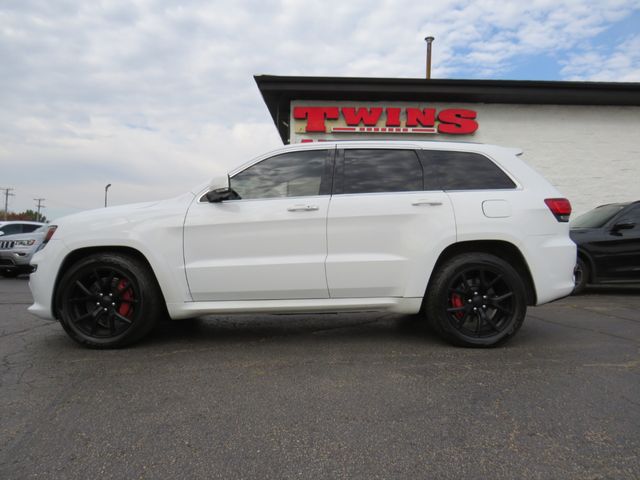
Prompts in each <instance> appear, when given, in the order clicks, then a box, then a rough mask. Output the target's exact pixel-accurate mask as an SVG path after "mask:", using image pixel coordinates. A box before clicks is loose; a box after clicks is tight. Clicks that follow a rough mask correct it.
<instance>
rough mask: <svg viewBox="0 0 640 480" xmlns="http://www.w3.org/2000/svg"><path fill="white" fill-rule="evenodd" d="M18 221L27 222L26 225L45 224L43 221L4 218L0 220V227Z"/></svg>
mask: <svg viewBox="0 0 640 480" xmlns="http://www.w3.org/2000/svg"><path fill="white" fill-rule="evenodd" d="M16 223H22V224H26V225H44V223H43V222H34V221H31V220H2V221H0V227H2V226H4V225H13V224H16Z"/></svg>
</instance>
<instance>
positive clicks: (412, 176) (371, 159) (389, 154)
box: [342, 149, 422, 193]
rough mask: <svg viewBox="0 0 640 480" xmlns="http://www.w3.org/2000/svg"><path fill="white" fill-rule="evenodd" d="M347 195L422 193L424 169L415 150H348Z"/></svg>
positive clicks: (345, 167)
mask: <svg viewBox="0 0 640 480" xmlns="http://www.w3.org/2000/svg"><path fill="white" fill-rule="evenodd" d="M342 171H343V175H342V178H343V183H342V192H343V193H374V192H413V191H417V190H422V167H421V166H420V162H419V161H418V157H417V155H416V153H415V152H414V151H412V150H373V149H372V150H345V151H344V166H343V169H342Z"/></svg>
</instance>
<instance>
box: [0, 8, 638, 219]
mask: <svg viewBox="0 0 640 480" xmlns="http://www.w3.org/2000/svg"><path fill="white" fill-rule="evenodd" d="M427 35H432V36H434V37H435V41H434V43H433V65H432V77H433V78H456V79H517V80H580V81H616V82H640V0H607V1H605V2H601V1H596V0H567V1H562V0H528V1H526V2H524V1H511V2H508V1H505V0H496V1H494V0H483V1H469V0H440V1H438V2H428V1H416V0H412V1H405V0H392V1H374V0H369V1H364V0H349V1H345V0H341V1H333V0H324V1H319V0H317V1H303V0H297V1H293V0H280V1H274V0H261V1H248V0H247V1H243V0H237V1H215V0H207V1H195V0H193V1H192V0H181V1H170V0H127V1H119V0H108V1H100V0H93V1H91V2H87V1H79V0H2V1H1V2H0V73H1V74H0V188H12V189H13V190H12V193H13V194H14V196H12V197H9V210H10V211H23V210H25V209H28V208H29V209H34V208H35V205H36V202H35V200H34V199H36V198H44V199H45V200H44V202H43V203H44V205H45V208H44V209H43V213H44V214H45V215H46V216H47V217H48V218H49V220H52V219H55V218H57V217H59V216H61V215H66V214H70V213H75V212H78V211H81V210H86V209H90V208H99V207H102V206H103V205H104V188H105V185H107V184H111V185H112V186H111V187H110V189H109V204H110V205H117V204H124V203H130V202H138V201H146V200H157V199H162V198H168V197H171V196H175V195H178V194H180V193H183V192H185V191H188V190H189V189H190V188H191V187H193V186H195V185H199V184H202V183H204V182H206V181H208V180H209V179H210V178H211V177H213V176H215V175H216V174H219V173H220V172H223V171H226V170H227V169H229V168H230V167H233V166H235V165H238V164H241V163H244V162H246V161H248V160H250V159H251V158H252V157H254V156H256V155H258V154H261V153H264V152H267V151H269V150H272V149H274V148H278V147H279V146H281V145H282V143H281V140H280V137H279V136H278V135H277V132H276V129H275V126H274V124H273V122H272V120H271V117H270V116H269V113H268V111H267V108H266V106H265V104H264V102H263V100H262V98H261V96H260V93H259V91H258V88H257V87H256V84H255V82H254V80H253V75H259V74H269V75H308V76H354V77H393V78H423V77H424V68H425V67H424V63H425V60H424V59H425V51H426V44H425V42H424V37H425V36H427ZM2 193H3V192H0V195H2V196H1V197H0V209H3V208H4V195H3V194H2Z"/></svg>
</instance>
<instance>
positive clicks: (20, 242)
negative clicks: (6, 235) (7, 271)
mask: <svg viewBox="0 0 640 480" xmlns="http://www.w3.org/2000/svg"><path fill="white" fill-rule="evenodd" d="M34 243H36V241H35V240H34V239H29V240H14V241H13V246H14V247H30V246H31V245H33V244H34Z"/></svg>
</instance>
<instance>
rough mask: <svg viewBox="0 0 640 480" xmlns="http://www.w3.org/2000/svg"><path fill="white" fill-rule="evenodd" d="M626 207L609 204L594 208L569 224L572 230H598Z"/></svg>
mask: <svg viewBox="0 0 640 480" xmlns="http://www.w3.org/2000/svg"><path fill="white" fill-rule="evenodd" d="M625 206H626V205H620V204H610V205H602V206H600V207H596V208H594V209H593V210H589V211H588V212H587V213H584V214H582V215H580V216H579V217H577V218H576V219H575V220H573V221H572V222H571V226H572V227H573V228H600V227H602V226H604V224H605V223H607V222H608V221H609V220H611V219H612V218H613V217H615V216H616V215H617V214H618V213H620V212H621V211H622V209H624V207H625Z"/></svg>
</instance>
